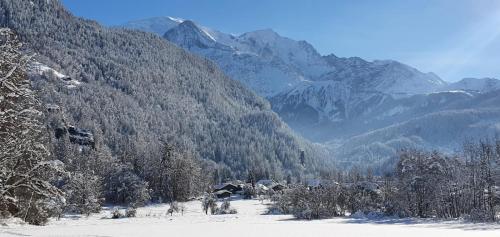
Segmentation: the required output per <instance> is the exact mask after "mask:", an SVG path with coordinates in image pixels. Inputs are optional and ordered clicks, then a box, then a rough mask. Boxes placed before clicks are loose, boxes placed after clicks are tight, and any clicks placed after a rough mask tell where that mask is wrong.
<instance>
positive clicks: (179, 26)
mask: <svg viewBox="0 0 500 237" xmlns="http://www.w3.org/2000/svg"><path fill="white" fill-rule="evenodd" d="M123 27H127V28H133V29H140V30H145V31H149V32H154V33H157V34H159V35H163V36H164V37H165V38H166V39H167V40H169V41H171V42H173V43H175V44H177V45H178V46H180V47H182V48H185V49H187V50H189V51H191V52H194V53H196V54H199V55H201V56H204V57H206V58H208V59H211V60H213V61H214V62H216V63H217V64H218V65H219V66H220V67H221V68H222V70H223V71H225V72H226V74H228V75H229V76H230V77H232V78H233V79H236V80H239V81H241V82H243V84H245V85H246V86H248V87H249V88H251V89H252V90H254V91H255V92H257V93H258V94H260V95H262V96H264V97H268V98H269V97H273V96H276V95H278V94H280V93H287V92H289V91H292V90H296V87H297V86H298V87H304V85H302V84H304V83H305V84H306V85H308V84H310V82H313V81H339V80H340V81H346V82H348V81H352V82H348V84H359V86H361V87H365V88H369V90H374V91H377V92H383V93H388V94H392V95H394V96H396V95H397V96H405V95H412V94H418V93H427V92H433V91H435V90H436V89H437V88H438V87H440V86H442V85H444V82H443V81H442V80H441V79H439V77H438V76H436V75H434V74H432V73H422V72H419V71H418V70H416V69H414V68H411V67H409V66H407V65H404V64H402V63H399V62H395V61H389V60H387V61H374V62H367V61H365V60H363V59H360V58H339V57H336V56H334V55H333V54H332V55H328V56H322V55H320V54H319V53H318V52H317V51H316V49H314V47H313V46H312V45H310V44H309V43H307V42H306V41H297V40H293V39H290V38H287V37H283V36H281V35H279V34H278V33H276V32H275V31H273V30H271V29H264V30H257V31H252V32H247V33H244V34H241V35H232V34H226V33H223V32H220V31H218V30H214V29H211V28H208V27H205V26H202V25H200V24H197V23H194V22H192V21H189V20H183V19H180V18H174V17H158V18H151V19H145V20H138V21H133V22H129V23H126V24H124V25H123ZM349 86H352V85H349ZM359 86H355V87H356V88H358V87H359ZM363 90H364V89H363Z"/></svg>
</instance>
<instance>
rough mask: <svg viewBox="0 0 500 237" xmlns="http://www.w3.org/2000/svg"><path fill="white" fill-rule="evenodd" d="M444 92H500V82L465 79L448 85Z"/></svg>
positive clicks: (490, 79) (492, 79) (484, 79)
mask: <svg viewBox="0 0 500 237" xmlns="http://www.w3.org/2000/svg"><path fill="white" fill-rule="evenodd" d="M444 90H463V91H468V92H483V93H484V92H490V91H494V90H500V80H498V79H495V78H480V79H478V78H464V79H462V80H460V81H458V82H455V83H451V84H449V85H447V86H446V87H445V88H444Z"/></svg>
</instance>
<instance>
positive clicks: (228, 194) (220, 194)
mask: <svg viewBox="0 0 500 237" xmlns="http://www.w3.org/2000/svg"><path fill="white" fill-rule="evenodd" d="M214 194H215V196H216V197H217V198H228V197H231V192H229V191H227V190H219V191H217V192H214Z"/></svg>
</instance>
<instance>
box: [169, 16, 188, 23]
mask: <svg viewBox="0 0 500 237" xmlns="http://www.w3.org/2000/svg"><path fill="white" fill-rule="evenodd" d="M167 18H168V19H170V20H171V21H173V22H177V23H179V24H180V23H182V22H184V21H185V20H184V19H182V18H177V17H171V16H167Z"/></svg>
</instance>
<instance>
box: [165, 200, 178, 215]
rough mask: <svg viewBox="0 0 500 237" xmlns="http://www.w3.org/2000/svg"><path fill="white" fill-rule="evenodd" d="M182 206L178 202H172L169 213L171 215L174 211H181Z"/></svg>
mask: <svg viewBox="0 0 500 237" xmlns="http://www.w3.org/2000/svg"><path fill="white" fill-rule="evenodd" d="M179 211H180V207H179V204H178V203H177V202H172V203H170V207H169V208H168V210H167V214H170V215H171V216H172V215H173V214H174V212H179Z"/></svg>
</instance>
